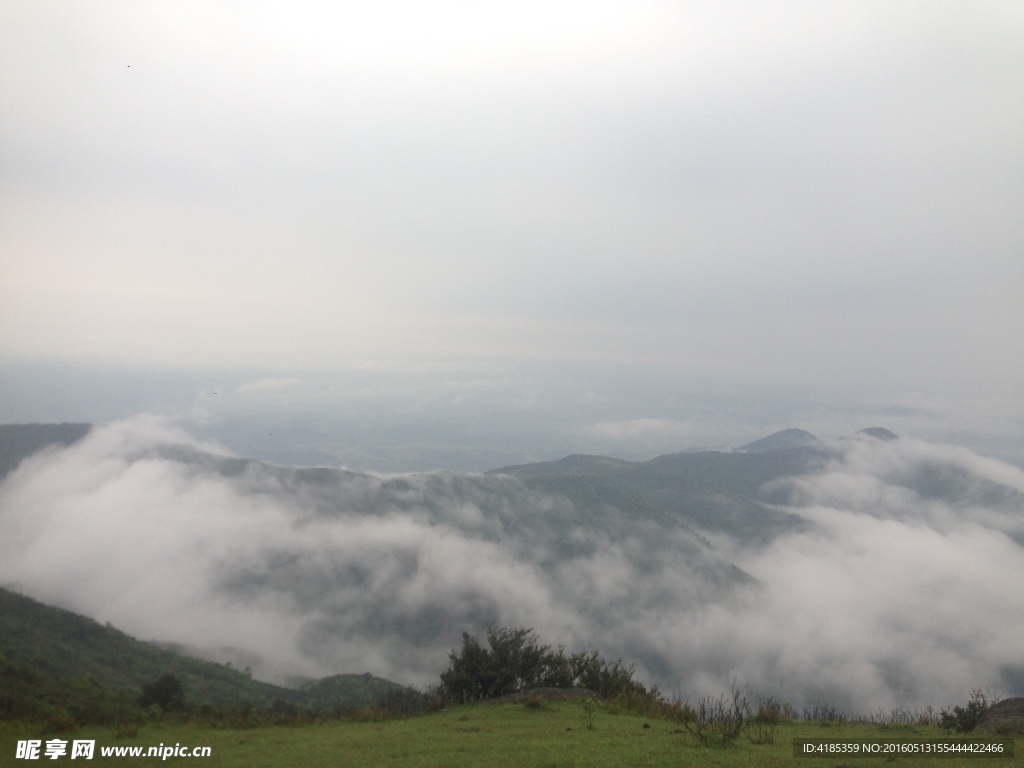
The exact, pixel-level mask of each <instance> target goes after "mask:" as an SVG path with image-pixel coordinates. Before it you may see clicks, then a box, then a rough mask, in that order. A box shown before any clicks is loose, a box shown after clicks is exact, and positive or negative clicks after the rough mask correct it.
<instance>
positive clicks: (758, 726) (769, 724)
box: [747, 696, 782, 744]
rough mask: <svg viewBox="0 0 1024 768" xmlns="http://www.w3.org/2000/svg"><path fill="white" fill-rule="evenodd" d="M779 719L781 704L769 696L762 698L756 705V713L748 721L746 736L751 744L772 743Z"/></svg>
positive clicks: (780, 717) (780, 716)
mask: <svg viewBox="0 0 1024 768" xmlns="http://www.w3.org/2000/svg"><path fill="white" fill-rule="evenodd" d="M781 719H782V705H781V704H780V703H779V702H778V700H777V699H775V698H772V697H771V696H769V697H768V698H767V699H763V700H762V701H761V703H760V704H759V705H758V707H757V713H756V714H755V715H754V716H753V717H752V718H750V721H749V722H748V725H747V738H749V739H750V741H751V743H753V744H774V743H775V734H776V732H777V731H778V730H779V720H781Z"/></svg>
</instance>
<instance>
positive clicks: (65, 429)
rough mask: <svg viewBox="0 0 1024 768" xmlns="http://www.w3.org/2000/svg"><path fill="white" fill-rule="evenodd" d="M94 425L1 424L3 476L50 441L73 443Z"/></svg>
mask: <svg viewBox="0 0 1024 768" xmlns="http://www.w3.org/2000/svg"><path fill="white" fill-rule="evenodd" d="M91 428H92V427H91V425H89V424H0V480H2V479H3V478H5V477H6V476H7V475H8V474H10V473H11V472H13V471H14V470H15V469H16V468H17V467H18V465H19V464H20V463H21V462H22V461H23V460H24V459H27V458H28V457H29V456H31V455H32V454H34V453H38V452H39V451H41V450H43V449H44V448H46V447H47V446H50V445H64V446H67V445H71V444H72V443H75V442H77V441H79V440H81V439H82V438H83V437H85V436H86V435H87V434H88V433H89V430H90V429H91Z"/></svg>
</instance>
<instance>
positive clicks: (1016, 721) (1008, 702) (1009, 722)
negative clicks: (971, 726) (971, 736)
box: [975, 696, 1024, 735]
mask: <svg viewBox="0 0 1024 768" xmlns="http://www.w3.org/2000/svg"><path fill="white" fill-rule="evenodd" d="M975 730H976V731H986V732H988V733H997V734H1005V735H1011V734H1022V735H1024V696H1014V697H1013V698H1012V699H1003V700H1002V701H1000V702H998V703H996V704H993V705H992V706H991V707H989V708H988V711H987V712H985V714H984V715H983V716H982V718H981V721H980V722H979V723H978V725H977V727H976V728H975Z"/></svg>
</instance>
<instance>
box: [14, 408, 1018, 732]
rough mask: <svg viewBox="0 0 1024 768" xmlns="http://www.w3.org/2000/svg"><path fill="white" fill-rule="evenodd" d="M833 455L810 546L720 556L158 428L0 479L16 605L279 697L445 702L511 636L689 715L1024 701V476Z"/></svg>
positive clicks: (604, 518) (670, 540)
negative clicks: (377, 683)
mask: <svg viewBox="0 0 1024 768" xmlns="http://www.w3.org/2000/svg"><path fill="white" fill-rule="evenodd" d="M831 448H832V450H833V458H832V460H831V461H830V462H829V463H828V464H827V466H826V467H825V469H824V470H823V471H820V472H818V473H816V474H813V475H807V476H801V477H792V478H781V479H778V480H776V481H774V483H773V484H772V487H770V488H767V489H765V491H766V493H767V494H768V495H770V497H771V498H772V499H777V500H780V504H779V506H781V507H784V508H785V509H786V510H788V511H790V512H794V513H797V514H799V515H801V516H802V517H804V518H805V519H806V521H807V525H806V526H805V527H803V528H800V529H798V530H789V531H787V532H785V533H783V534H781V535H778V536H776V537H774V538H768V539H767V540H760V541H759V543H757V544H750V543H741V542H737V541H731V540H729V539H728V538H725V537H722V536H720V535H719V536H716V537H713V538H714V546H713V547H712V546H709V545H708V544H706V543H705V542H704V541H702V540H701V539H700V538H699V537H698V536H697V535H696V533H698V532H695V531H693V530H691V529H690V528H688V527H687V526H685V525H683V524H681V523H674V522H672V521H654V520H650V519H647V518H642V517H637V516H636V515H635V514H631V511H630V510H628V509H616V508H614V507H610V506H607V505H603V506H602V505H600V504H597V505H595V506H593V507H588V508H587V509H580V508H577V507H576V506H574V504H573V503H572V502H570V501H569V500H568V499H567V498H565V497H563V496H560V495H557V494H550V493H542V492H539V491H537V490H533V489H531V488H529V487H528V486H527V485H525V484H524V483H523V482H521V481H520V480H518V479H516V478H513V477H509V476H504V475H481V474H467V473H447V472H434V473H419V474H401V475H370V474H365V473H353V472H346V471H344V470H339V469H329V468H309V469H295V468H287V467H278V466H273V465H268V464H264V463H260V462H255V461H248V460H244V459H240V458H237V457H234V456H232V455H230V454H229V453H228V452H227V451H225V450H224V449H222V448H220V447H219V446H217V445H215V444H210V443H205V442H202V441H200V440H197V439H196V438H194V437H193V436H191V435H190V434H188V433H187V432H185V431H182V430H181V429H179V428H177V427H175V426H174V425H173V424H170V423H168V422H166V421H164V420H161V419H158V418H152V417H137V418H133V419H128V420H125V421H120V422H116V423H113V424H109V425H106V426H102V427H97V428H94V429H93V430H92V431H91V433H90V434H89V435H88V436H87V437H86V438H85V439H83V440H81V441H80V442H78V443H76V444H74V445H72V446H70V447H67V448H59V449H49V450H47V451H45V452H43V453H41V454H37V455H35V456H33V457H31V458H29V459H27V460H26V461H24V462H23V463H22V464H21V466H20V467H19V468H18V469H17V470H16V471H15V472H13V473H12V474H11V475H9V476H8V477H7V478H6V479H5V480H4V481H3V483H2V485H0V531H2V535H0V584H2V585H4V586H6V587H8V588H12V589H15V590H17V591H20V592H22V593H24V594H27V595H30V596H32V597H34V598H36V599H39V600H42V601H44V602H48V603H52V604H56V605H60V606H63V607H67V608H70V609H72V610H75V611H77V612H80V613H83V614H85V615H88V616H91V617H93V618H96V619H97V620H99V621H102V622H110V623H111V624H113V625H114V626H116V627H118V628H120V629H123V630H124V631H126V632H128V633H130V634H132V635H135V636H137V637H140V638H142V639H148V640H157V641H163V642H171V643H178V644H183V645H187V646H190V647H193V648H197V649H202V652H204V653H206V654H207V655H208V656H210V657H212V658H221V659H226V658H246V659H249V660H250V662H251V666H252V667H253V671H254V673H255V674H256V676H257V677H262V678H264V679H268V680H273V681H283V680H285V679H287V678H288V677H289V676H322V675H327V674H334V673H340V672H364V671H369V672H372V673H374V674H377V675H381V676H383V677H387V678H390V679H393V680H396V681H399V682H403V683H409V684H416V685H425V684H429V683H431V682H434V681H436V679H437V675H438V674H439V673H440V671H441V670H442V669H443V668H444V666H445V665H446V663H447V653H448V651H449V650H450V649H452V648H453V647H458V645H459V643H460V637H461V633H462V632H463V631H464V630H468V631H471V632H474V633H479V632H482V630H483V629H484V628H485V627H486V626H487V625H488V624H489V623H499V624H505V625H516V626H529V627H533V628H535V629H536V631H537V633H538V634H539V636H540V638H541V640H542V641H544V642H546V643H550V644H553V645H558V644H564V645H565V646H566V647H567V648H569V649H570V650H584V649H599V650H600V651H601V652H602V654H603V655H604V656H606V657H609V658H612V659H616V658H621V659H623V660H624V661H626V662H628V663H634V664H635V665H636V670H637V673H638V675H639V676H640V677H641V678H643V679H644V680H646V681H648V682H655V683H657V684H658V685H659V686H660V687H661V688H662V690H664V691H666V692H679V693H682V694H683V695H686V696H690V697H693V696H697V695H701V694H703V693H715V692H718V691H721V690H722V689H724V688H726V687H727V686H728V681H729V679H730V678H731V677H732V678H735V679H737V680H738V681H739V682H740V683H742V684H745V685H749V686H750V688H751V689H752V690H753V691H754V692H755V693H756V694H759V695H774V696H777V697H779V698H780V699H783V700H788V701H790V702H792V703H794V705H797V706H801V705H814V704H816V703H830V704H835V705H837V706H841V707H844V708H846V709H848V710H851V711H856V712H862V713H871V712H873V711H875V710H878V709H889V708H892V707H896V706H902V707H911V708H912V707H919V706H925V705H934V706H937V707H938V706H948V705H949V704H952V703H960V702H962V701H964V700H965V699H966V696H967V694H968V692H969V691H970V690H971V689H972V688H975V687H978V686H983V687H984V686H989V687H993V688H995V689H998V690H1000V691H1001V692H1002V693H1003V694H1006V695H1008V694H1012V693H1018V694H1020V693H1024V647H1022V646H1021V644H1020V638H1021V637H1024V589H1021V585H1022V584H1024V471H1022V470H1021V469H1019V468H1016V467H1013V466H1011V465H1008V464H1005V463H1002V462H1000V461H997V460H994V459H989V458H985V457H983V456H980V455H978V454H976V453H973V452H971V451H969V450H967V449H964V448H960V447H957V446H950V445H940V444H930V443H924V442H920V441H914V440H909V439H901V440H896V441H891V442H885V441H880V440H873V439H868V438H864V439H852V440H845V441H838V442H836V443H834V444H832V446H831ZM735 566H738V568H739V569H741V570H742V572H740V571H737V569H736V567H735ZM745 574H746V575H745Z"/></svg>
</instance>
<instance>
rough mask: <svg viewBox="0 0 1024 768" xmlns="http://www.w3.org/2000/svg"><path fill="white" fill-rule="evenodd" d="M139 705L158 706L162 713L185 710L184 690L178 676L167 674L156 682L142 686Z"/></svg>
mask: <svg viewBox="0 0 1024 768" xmlns="http://www.w3.org/2000/svg"><path fill="white" fill-rule="evenodd" d="M139 704H141V705H142V706H143V707H149V706H151V705H153V704H158V705H159V706H160V708H161V709H162V710H163V711H164V712H173V711H177V710H182V709H184V708H185V689H184V687H183V686H182V684H181V680H180V679H178V676H177V675H175V674H174V673H172V672H168V673H167V674H165V675H162V676H161V677H160V678H159V679H158V680H157V681H156V682H154V683H150V684H149V685H144V686H142V695H141V696H140V697H139Z"/></svg>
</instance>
